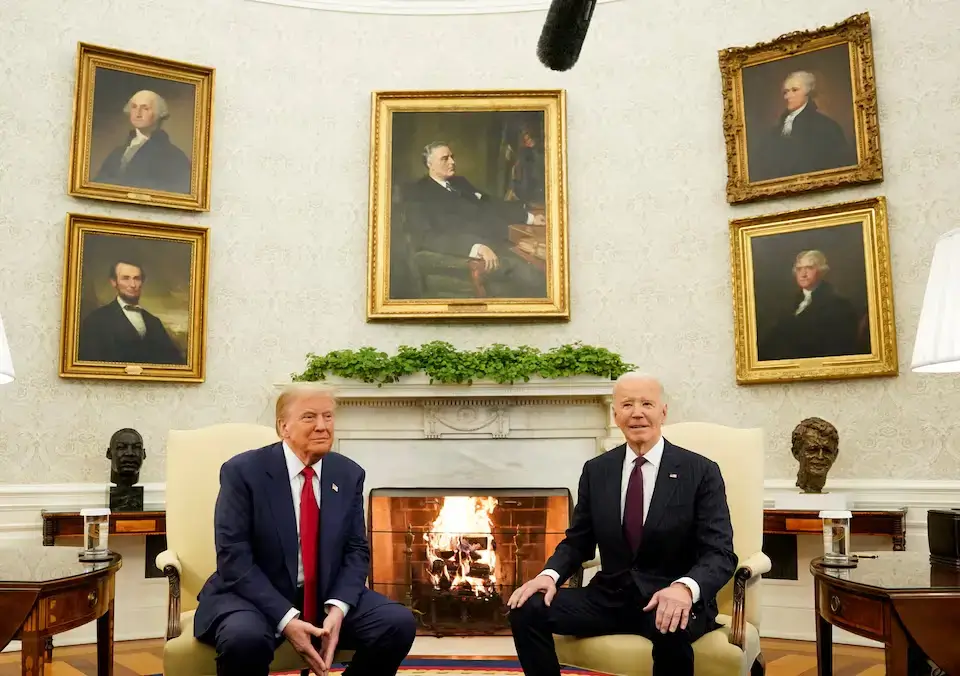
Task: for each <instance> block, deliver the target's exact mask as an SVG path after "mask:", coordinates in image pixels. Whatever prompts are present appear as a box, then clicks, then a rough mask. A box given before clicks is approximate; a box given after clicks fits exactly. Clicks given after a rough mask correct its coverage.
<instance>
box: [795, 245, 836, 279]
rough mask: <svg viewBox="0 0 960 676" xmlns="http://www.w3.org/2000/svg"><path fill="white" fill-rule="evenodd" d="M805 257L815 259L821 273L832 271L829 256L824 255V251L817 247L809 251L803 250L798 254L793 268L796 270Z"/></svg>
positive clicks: (814, 261)
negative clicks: (828, 260) (828, 263)
mask: <svg viewBox="0 0 960 676" xmlns="http://www.w3.org/2000/svg"><path fill="white" fill-rule="evenodd" d="M804 258H809V259H810V260H812V261H813V264H814V265H815V266H816V267H817V270H819V271H820V272H821V273H827V272H829V271H830V266H829V265H827V257H826V256H824V255H823V252H822V251H819V250H817V249H809V250H807V251H801V252H800V253H798V254H797V257H796V259H795V260H794V262H793V269H794V270H796V269H797V266H798V265H799V264H800V261H802V260H803V259H804Z"/></svg>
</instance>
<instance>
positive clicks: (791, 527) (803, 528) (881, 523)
mask: <svg viewBox="0 0 960 676" xmlns="http://www.w3.org/2000/svg"><path fill="white" fill-rule="evenodd" d="M906 520H907V508H906V507H903V508H901V509H895V510H884V511H879V510H854V511H853V519H852V520H851V522H850V526H851V532H852V533H853V534H854V535H886V536H889V537H890V538H892V539H893V551H895V552H902V551H906V549H907V528H906ZM763 532H764V533H780V534H788V535H801V534H804V533H811V534H819V533H822V532H823V521H822V520H821V519H820V517H819V512H816V511H814V510H791V509H765V510H763Z"/></svg>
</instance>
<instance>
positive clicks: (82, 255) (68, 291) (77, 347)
mask: <svg viewBox="0 0 960 676" xmlns="http://www.w3.org/2000/svg"><path fill="white" fill-rule="evenodd" d="M208 251H209V233H208V231H207V228H204V227H199V226H192V225H172V224H167V223H150V222H147V221H139V220H130V219H124V218H109V217H104V216H85V215H81V214H68V215H67V234H66V252H65V255H64V274H63V319H62V323H61V329H60V376H61V377H64V378H106V379H117V380H150V381H158V380H163V381H177V382H203V380H204V375H205V368H206V305H207V260H208Z"/></svg>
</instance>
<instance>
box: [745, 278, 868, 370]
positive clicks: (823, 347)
mask: <svg viewBox="0 0 960 676" xmlns="http://www.w3.org/2000/svg"><path fill="white" fill-rule="evenodd" d="M802 300H803V294H802V292H801V293H798V294H797V295H796V296H795V297H794V298H793V302H792V303H791V305H790V306H789V308H788V309H786V310H785V311H784V314H783V316H782V317H781V318H780V319H779V320H778V321H777V323H776V324H775V325H774V327H773V328H772V329H771V330H770V332H769V333H768V334H767V335H765V336H762V337H761V340H760V343H759V344H758V345H757V359H759V360H760V361H767V360H774V359H806V358H810V357H837V356H841V355H845V354H862V353H864V352H869V351H870V346H869V345H861V344H860V338H859V324H860V319H859V316H858V314H857V311H856V310H855V309H854V307H853V303H851V302H850V301H849V300H847V299H846V298H844V297H843V296H839V295H837V293H836V291H834V289H833V286H832V285H830V284H829V283H828V282H820V284H819V285H818V286H817V288H816V289H814V291H813V293H812V294H811V300H810V305H808V306H807V307H806V308H805V309H804V311H803V312H801V313H800V314H795V312H796V309H797V307H799V305H800V302H801V301H802ZM868 342H869V341H868Z"/></svg>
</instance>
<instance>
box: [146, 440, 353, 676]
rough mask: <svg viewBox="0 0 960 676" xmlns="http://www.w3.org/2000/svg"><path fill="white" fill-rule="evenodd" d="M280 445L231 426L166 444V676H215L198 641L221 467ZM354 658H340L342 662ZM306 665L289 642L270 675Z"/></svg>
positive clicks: (161, 564)
mask: <svg viewBox="0 0 960 676" xmlns="http://www.w3.org/2000/svg"><path fill="white" fill-rule="evenodd" d="M276 441H279V439H278V438H277V434H276V432H275V431H274V430H273V429H272V428H270V427H264V426H262V425H246V424H238V423H229V424H223V425H212V426H210V427H205V428H203V429H198V430H170V436H169V438H168V439H167V485H166V492H167V549H166V551H163V552H160V554H159V555H158V556H157V567H158V568H159V569H160V570H162V571H163V573H164V575H166V576H167V580H168V582H169V584H170V592H169V601H168V606H167V640H166V643H165V644H164V646H163V673H165V674H175V675H176V676H216V674H217V667H216V651H215V650H214V649H213V648H212V647H211V646H208V645H206V644H204V643H201V642H200V641H198V640H196V639H195V638H194V637H193V614H194V612H195V611H196V608H197V594H199V593H200V588H201V587H202V586H203V583H204V582H206V580H207V578H208V577H210V575H211V574H213V572H214V570H216V567H217V554H216V549H215V547H214V541H213V509H214V505H215V504H216V501H217V493H218V492H219V490H220V466H221V465H222V464H223V463H224V462H226V461H227V460H229V459H230V458H232V457H233V456H234V455H237V454H238V453H242V452H243V451H247V450H250V449H252V448H260V447H261V446H266V445H267V444H272V443H274V442H276ZM348 657H349V653H346V652H338V653H337V661H343V660H345V659H348ZM305 666H306V665H305V663H304V662H303V660H301V658H300V656H299V655H298V654H297V652H296V651H295V650H294V649H293V647H292V646H291V645H290V644H289V643H287V642H284V643H283V645H282V646H281V647H280V648H279V649H278V650H277V652H276V655H275V656H274V661H273V663H272V664H271V666H270V669H271V671H274V670H276V671H280V670H295V669H302V668H303V667H305Z"/></svg>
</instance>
